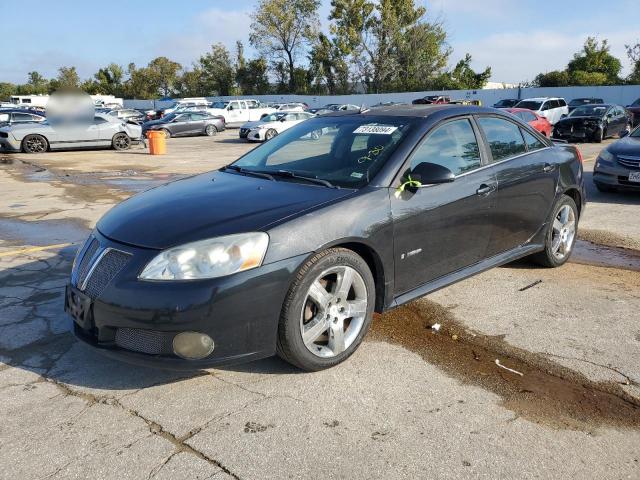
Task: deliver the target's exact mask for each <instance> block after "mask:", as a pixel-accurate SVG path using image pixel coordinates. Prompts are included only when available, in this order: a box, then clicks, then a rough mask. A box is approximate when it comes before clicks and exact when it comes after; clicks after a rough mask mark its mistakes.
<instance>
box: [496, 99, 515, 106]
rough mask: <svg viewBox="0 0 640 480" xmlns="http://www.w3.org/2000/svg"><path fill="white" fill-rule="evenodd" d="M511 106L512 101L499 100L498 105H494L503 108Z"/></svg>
mask: <svg viewBox="0 0 640 480" xmlns="http://www.w3.org/2000/svg"><path fill="white" fill-rule="evenodd" d="M511 104H513V101H512V100H500V101H499V102H498V103H496V105H497V106H500V107H503V106H506V107H508V106H509V105H511Z"/></svg>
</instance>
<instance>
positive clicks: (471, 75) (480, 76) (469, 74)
mask: <svg viewBox="0 0 640 480" xmlns="http://www.w3.org/2000/svg"><path fill="white" fill-rule="evenodd" d="M472 60H473V59H472V57H471V55H470V54H468V53H467V54H466V55H465V57H464V58H463V59H462V60H460V61H459V62H458V63H457V64H456V66H455V67H454V68H453V70H451V71H450V72H445V73H442V74H441V75H439V76H438V77H436V78H435V79H434V81H433V82H432V83H431V85H430V86H429V88H431V89H434V90H476V89H481V88H482V87H484V86H485V85H486V84H487V82H488V81H489V78H491V67H487V68H486V69H485V70H484V71H482V72H476V71H474V70H473V69H472V68H471V61H472Z"/></svg>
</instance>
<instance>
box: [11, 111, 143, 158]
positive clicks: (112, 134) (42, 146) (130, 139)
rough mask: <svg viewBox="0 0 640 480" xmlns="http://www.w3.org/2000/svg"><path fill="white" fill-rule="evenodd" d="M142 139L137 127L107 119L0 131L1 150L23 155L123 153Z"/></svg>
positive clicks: (20, 126)
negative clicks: (90, 151)
mask: <svg viewBox="0 0 640 480" xmlns="http://www.w3.org/2000/svg"><path fill="white" fill-rule="evenodd" d="M141 137H142V128H141V127H140V125H136V124H133V123H128V122H125V121H122V120H120V119H118V118H116V117H111V116H109V115H95V116H94V117H93V121H91V122H89V123H86V122H75V123H69V122H66V123H60V124H58V123H53V124H52V123H51V121H50V120H45V121H44V122H40V123H24V124H16V125H11V126H7V127H3V128H0V150H4V151H11V152H20V151H22V152H25V153H42V152H46V151H47V150H59V149H73V148H96V147H97V148H100V147H112V148H114V149H115V150H126V149H127V148H129V147H130V146H131V144H132V143H137V142H139V141H140V138H141Z"/></svg>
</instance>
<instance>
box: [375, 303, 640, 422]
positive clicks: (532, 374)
mask: <svg viewBox="0 0 640 480" xmlns="http://www.w3.org/2000/svg"><path fill="white" fill-rule="evenodd" d="M438 324H439V325H440V327H439V329H438V328H437V327H438ZM434 325H435V326H436V327H433V326H434ZM370 338H371V339H373V340H380V341H386V342H389V343H393V344H397V345H401V346H403V347H405V348H407V349H409V350H411V351H414V352H416V353H418V354H419V355H420V356H421V357H422V358H423V359H424V360H426V361H428V362H429V363H432V364H434V365H436V366H437V367H438V368H440V369H442V370H443V371H445V372H446V373H447V374H448V375H451V376H452V377H455V378H457V379H459V380H460V381H462V382H463V383H465V384H470V385H476V386H479V387H481V388H484V389H486V390H488V391H491V392H493V393H495V394H497V395H499V396H500V397H501V398H502V405H503V406H504V407H505V408H508V409H509V410H512V411H513V412H514V413H516V414H517V415H518V416H519V417H523V418H526V419H527V420H530V421H533V422H536V423H539V424H543V425H545V426H548V427H552V428H558V429H569V430H580V431H587V432H592V431H593V430H595V429H597V428H598V427H606V426H612V427H618V428H621V427H622V428H625V427H626V428H634V429H640V404H638V403H637V402H636V400H635V399H634V398H633V397H631V396H630V395H628V394H627V393H626V392H625V391H624V390H623V388H622V387H621V384H618V383H615V382H606V383H605V382H600V383H598V382H593V381H590V380H589V379H587V378H586V377H584V376H583V375H581V374H579V373H577V372H575V371H573V370H570V369H567V368H566V367H563V366H561V365H559V364H556V363H554V362H552V361H550V360H549V359H548V358H546V357H544V356H543V355H540V354H534V353H531V352H528V351H526V350H522V349H519V348H516V347H513V346H511V345H509V344H508V343H506V342H505V341H504V338H503V336H497V337H492V336H485V335H482V334H479V333H477V332H473V331H470V330H469V329H467V328H465V327H463V326H461V325H460V324H459V323H458V322H457V321H456V320H455V318H454V317H453V315H452V314H451V312H450V311H449V310H448V309H446V308H444V307H442V306H440V305H438V304H436V303H433V302H431V301H428V300H419V301H416V302H413V303H411V304H409V305H406V306H403V307H400V308H397V309H395V310H392V311H391V312H388V313H385V314H384V315H376V316H375V318H374V321H373V324H372V329H371V335H370ZM496 360H498V362H499V365H498V364H497V362H496ZM503 367H506V368H503ZM621 378H624V377H621ZM628 383H630V382H629V380H628V379H627V380H625V381H624V384H628Z"/></svg>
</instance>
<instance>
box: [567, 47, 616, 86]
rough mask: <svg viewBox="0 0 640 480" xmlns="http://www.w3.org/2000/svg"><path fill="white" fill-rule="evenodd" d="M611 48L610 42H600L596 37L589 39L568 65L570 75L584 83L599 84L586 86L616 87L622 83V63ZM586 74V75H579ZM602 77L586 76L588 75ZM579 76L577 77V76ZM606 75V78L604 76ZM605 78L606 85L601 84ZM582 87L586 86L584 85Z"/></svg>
mask: <svg viewBox="0 0 640 480" xmlns="http://www.w3.org/2000/svg"><path fill="white" fill-rule="evenodd" d="M610 50H611V47H610V46H609V42H608V40H606V39H605V40H602V42H598V40H597V39H595V38H594V37H589V38H587V40H586V41H585V43H584V46H583V47H582V51H580V52H578V53H576V54H575V55H574V56H573V60H571V61H570V62H569V65H567V72H568V73H569V75H571V76H574V77H575V78H578V79H581V80H583V81H587V82H588V81H589V79H591V81H593V82H598V83H587V84H586V85H605V84H609V85H616V84H619V83H621V81H620V70H621V69H622V63H620V60H618V59H617V58H616V57H614V56H613V55H611V53H610ZM577 72H584V73H577ZM595 73H598V74H601V75H586V74H595ZM576 75H577V76H576ZM602 75H604V77H603V76H602ZM602 78H605V79H606V80H605V83H600V81H601V80H602ZM582 85H585V84H584V83H583V84H582Z"/></svg>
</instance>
